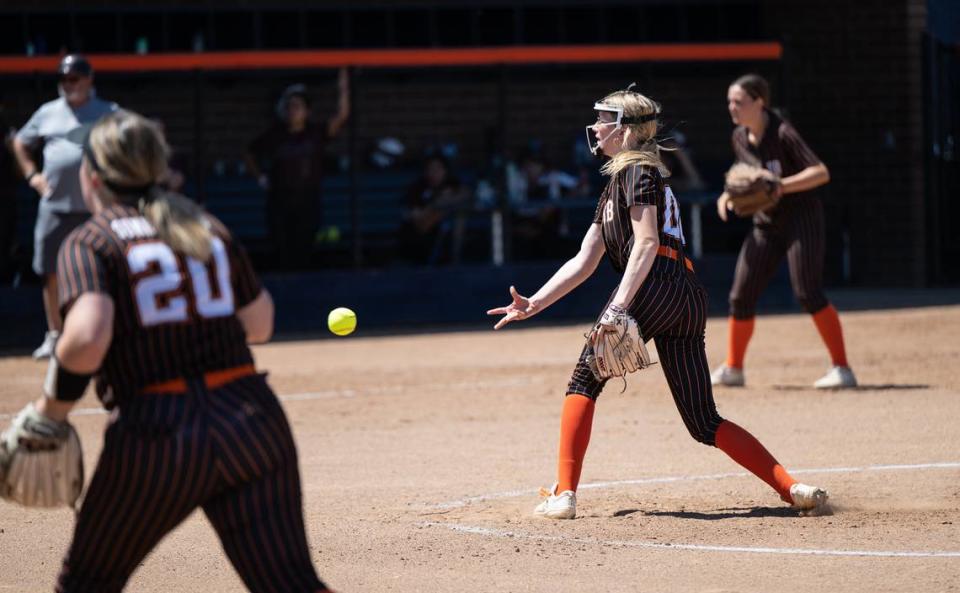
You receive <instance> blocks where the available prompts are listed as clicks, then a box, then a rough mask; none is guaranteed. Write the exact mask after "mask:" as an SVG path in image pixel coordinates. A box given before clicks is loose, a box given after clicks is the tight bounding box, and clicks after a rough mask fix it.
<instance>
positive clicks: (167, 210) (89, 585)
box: [32, 111, 326, 593]
mask: <svg viewBox="0 0 960 593" xmlns="http://www.w3.org/2000/svg"><path fill="white" fill-rule="evenodd" d="M83 150H84V153H83V154H84V156H83V163H82V165H81V168H80V181H81V185H82V189H83V198H84V201H85V203H86V205H87V207H88V208H89V209H90V211H91V213H92V214H93V216H92V218H91V219H90V221H88V222H87V223H85V224H84V225H82V226H81V227H79V228H78V229H77V230H76V231H74V232H73V233H72V234H71V235H70V236H69V237H68V238H67V240H66V242H65V243H64V245H63V247H62V248H61V250H60V255H59V260H58V263H57V272H58V275H59V281H60V284H59V286H60V306H61V309H62V312H63V313H64V316H65V322H64V331H63V334H62V336H61V337H60V340H59V341H58V342H57V345H56V349H55V355H54V357H52V358H51V363H50V364H51V368H50V371H49V375H48V383H47V385H46V386H45V387H46V390H47V393H45V396H44V397H41V398H40V399H39V400H37V401H36V402H35V403H34V404H32V405H33V406H34V407H35V409H36V411H37V412H39V413H40V414H42V415H43V416H46V417H47V418H50V419H53V420H55V421H59V422H64V421H65V420H66V417H67V414H68V413H69V411H70V409H71V408H72V407H73V405H74V404H75V402H76V400H78V399H79V398H80V397H81V396H82V395H83V392H84V390H85V389H86V386H87V384H88V383H89V381H90V379H91V377H92V376H94V375H95V376H96V378H97V381H96V383H97V393H98V395H99V396H100V399H101V400H102V401H103V403H104V405H105V406H106V407H107V408H109V409H114V415H113V416H112V419H111V421H110V424H109V426H108V428H107V432H106V436H105V439H104V446H103V452H102V453H101V455H100V460H99V462H98V464H97V469H96V473H94V475H93V479H92V481H91V483H90V488H89V491H88V493H87V495H86V498H85V499H84V501H83V506H82V507H81V508H80V511H79V514H78V516H77V524H76V530H75V532H74V537H73V542H72V544H71V545H70V549H69V552H68V553H67V555H66V558H65V559H64V562H63V568H62V571H61V573H60V578H59V583H58V586H57V591H62V592H75V591H97V592H101V593H103V592H110V591H120V590H121V589H123V587H124V585H125V583H126V582H127V580H128V579H129V577H130V575H131V574H132V573H133V571H134V569H136V567H137V566H138V565H139V564H140V562H141V561H142V560H143V559H144V557H146V555H147V554H148V553H149V552H150V550H152V549H153V547H154V546H155V545H156V544H157V543H158V542H159V541H160V539H161V538H163V536H164V535H166V534H167V533H169V532H170V531H171V530H172V529H173V528H174V527H176V526H177V525H178V524H179V523H180V522H181V521H183V520H184V519H186V518H187V516H189V515H190V514H191V513H192V512H193V511H194V509H196V508H197V507H201V508H202V509H203V511H204V513H206V515H207V518H208V519H209V520H210V522H211V523H212V524H213V526H214V528H215V529H216V530H217V533H218V535H219V536H220V541H221V543H222V544H223V548H224V550H225V551H226V553H227V555H228V557H229V558H230V561H231V562H232V563H233V565H234V567H235V568H236V569H237V572H238V573H239V574H240V576H241V578H242V579H243V581H244V583H245V584H246V586H247V588H248V589H250V590H251V591H271V592H280V591H284V592H307V591H310V592H314V591H324V590H326V589H325V588H324V585H323V584H322V583H321V582H320V580H319V579H318V578H317V575H316V572H315V570H314V568H313V565H312V563H311V560H310V551H309V548H308V547H307V540H306V536H305V533H304V524H303V511H302V502H301V492H300V477H299V473H298V469H297V453H296V449H295V447H294V442H293V437H292V435H291V432H290V428H289V425H288V424H287V420H286V418H285V416H284V413H283V410H282V409H281V407H280V404H279V402H278V401H277V398H276V396H275V395H274V394H273V392H272V391H271V389H270V387H268V386H267V383H266V381H265V378H264V375H262V374H259V373H257V372H256V371H255V370H254V366H253V358H252V356H251V353H250V349H249V347H248V346H247V342H251V343H256V342H264V341H266V340H268V339H269V338H270V336H271V334H272V332H273V302H272V301H271V299H270V295H269V294H268V293H267V291H266V290H264V289H263V288H262V287H261V286H260V283H259V281H258V279H257V277H256V275H255V274H254V272H253V269H252V268H251V266H250V262H249V260H248V259H247V257H246V255H245V253H244V251H243V249H242V248H241V247H240V246H239V245H238V244H237V243H236V242H235V241H234V240H233V239H232V238H231V236H230V234H229V233H228V232H227V231H226V229H225V228H224V227H223V226H222V225H221V224H220V223H219V222H218V221H216V220H214V219H212V218H211V217H209V216H207V215H206V214H205V213H204V212H203V211H202V210H201V209H200V208H199V207H198V206H196V205H194V204H193V203H192V202H190V201H189V200H187V199H186V198H184V197H182V196H179V195H174V194H165V193H162V192H160V191H159V190H158V189H157V188H156V185H155V184H156V181H157V180H158V179H159V178H160V177H161V175H162V174H163V173H164V170H165V169H166V163H167V152H168V149H167V146H166V143H165V141H164V139H163V137H162V135H161V133H160V132H159V131H158V129H157V127H156V126H155V124H153V123H152V122H150V121H148V120H146V119H144V118H142V117H140V116H139V115H136V114H134V113H131V112H124V111H120V112H117V113H114V114H111V115H108V116H106V117H105V118H103V119H101V120H100V121H99V122H98V123H97V124H96V125H95V126H93V128H92V130H91V131H90V134H89V137H88V138H87V139H86V141H85V142H84V149H83Z"/></svg>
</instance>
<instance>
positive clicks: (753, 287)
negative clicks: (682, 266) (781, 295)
mask: <svg viewBox="0 0 960 593" xmlns="http://www.w3.org/2000/svg"><path fill="white" fill-rule="evenodd" d="M770 106H771V105H770V86H769V85H768V84H767V81H766V80H764V79H763V78H761V77H760V76H757V75H756V74H747V75H746V76H741V77H740V78H738V79H737V80H736V81H734V83H733V84H732V85H730V88H729V89H728V90H727V108H728V110H729V111H730V117H731V118H732V119H733V123H734V124H736V125H737V128H736V129H735V130H734V131H733V152H734V155H735V156H736V159H737V161H740V162H744V163H748V164H751V165H756V166H758V167H764V168H766V169H768V170H770V171H772V172H773V173H775V174H776V175H777V176H778V177H780V181H781V186H780V187H781V188H782V191H783V194H784V196H783V198H782V199H781V200H780V201H779V203H778V205H777V206H775V207H774V208H772V209H770V210H767V211H765V212H758V213H756V214H754V215H753V230H751V231H750V234H749V235H747V237H746V238H745V239H744V241H743V247H742V248H741V249H740V256H739V257H738V259H737V268H736V271H735V272H734V277H733V287H732V288H731V289H730V320H729V338H728V345H727V361H726V363H725V364H724V365H723V366H720V367H718V368H717V369H716V370H715V371H714V372H713V375H712V376H711V380H712V381H713V384H714V385H726V386H729V387H739V386H742V385H744V382H745V381H744V374H743V359H744V356H745V355H746V352H747V344H748V343H749V341H750V337H751V336H752V335H753V326H754V318H755V315H756V305H757V299H759V298H760V293H761V292H762V291H763V289H764V288H765V287H766V286H767V283H768V282H770V278H771V277H772V276H773V274H774V273H775V272H776V271H777V268H778V267H779V266H780V262H781V261H783V258H784V257H786V258H787V265H788V266H789V268H790V283H791V284H792V285H793V292H794V294H795V295H796V297H797V300H798V301H800V306H801V307H803V309H804V310H805V311H806V312H807V313H809V314H810V315H811V316H812V317H813V322H814V324H815V325H816V326H817V331H819V332H820V337H821V338H822V339H823V342H824V344H826V346H827V350H829V351H830V358H831V360H832V363H833V366H832V368H831V369H830V370H829V371H828V372H827V374H826V375H824V376H823V377H822V378H820V379H818V380H817V381H816V382H815V383H814V384H813V386H814V387H816V388H818V389H837V388H849V387H856V386H857V379H856V377H855V376H854V374H853V371H852V370H850V367H849V365H848V364H847V352H846V349H845V347H844V344H843V329H842V327H841V326H840V317H839V316H838V315H837V310H836V309H835V308H834V307H833V305H831V304H830V301H828V300H827V297H826V296H825V295H824V294H823V257H824V251H825V250H826V247H825V243H824V241H825V239H824V222H823V205H822V204H821V203H820V199H819V198H818V197H817V196H816V194H814V193H812V191H811V190H813V189H815V188H817V187H820V186H821V185H824V184H826V183H827V182H829V181H830V172H829V171H828V170H827V167H826V165H824V164H823V162H821V161H820V159H819V158H817V155H815V154H814V153H813V151H812V150H810V147H809V146H807V144H806V142H804V141H803V138H801V137H800V134H798V133H797V131H796V130H795V129H794V128H793V126H792V125H790V124H789V123H787V122H786V121H784V120H783V119H781V118H780V117H779V116H778V115H777V114H776V113H775V112H774V111H772V110H771V109H770ZM729 209H730V208H729V196H728V195H727V194H726V193H724V194H723V195H721V196H720V198H719V200H717V211H718V212H719V214H720V218H722V219H723V220H727V215H728V214H727V213H728V211H729Z"/></svg>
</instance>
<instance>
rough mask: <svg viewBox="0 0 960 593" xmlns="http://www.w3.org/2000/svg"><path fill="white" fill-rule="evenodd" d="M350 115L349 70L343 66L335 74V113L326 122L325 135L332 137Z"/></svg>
mask: <svg viewBox="0 0 960 593" xmlns="http://www.w3.org/2000/svg"><path fill="white" fill-rule="evenodd" d="M349 117H350V72H349V71H348V70H347V69H346V68H345V67H344V68H340V73H339V74H338V75H337V113H336V114H335V115H334V116H333V117H331V118H330V121H329V123H328V124H327V136H328V137H330V138H333V137H334V136H336V135H337V134H338V133H339V132H340V128H342V127H343V124H345V123H346V122H347V118H349Z"/></svg>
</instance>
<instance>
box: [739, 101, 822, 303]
mask: <svg viewBox="0 0 960 593" xmlns="http://www.w3.org/2000/svg"><path fill="white" fill-rule="evenodd" d="M766 114H767V117H768V118H769V119H768V123H767V127H766V129H765V130H764V134H763V138H761V139H760V143H759V145H757V146H754V145H752V144H751V143H750V141H749V139H748V135H747V128H746V127H744V126H739V127H737V128H736V129H735V130H734V131H733V140H732V143H733V153H734V156H735V158H736V160H737V161H740V162H744V163H749V164H751V165H756V166H758V167H763V168H765V169H768V170H770V171H772V172H773V173H776V174H777V175H778V176H780V177H789V176H791V175H795V174H797V173H799V172H800V171H802V170H804V169H806V168H807V167H812V166H814V165H818V164H820V163H821V161H820V159H819V158H818V157H817V155H816V154H814V152H813V151H812V150H810V147H809V146H807V143H806V142H804V140H803V138H801V137H800V134H799V133H797V130H796V129H795V128H794V127H793V126H792V125H790V123H788V122H786V121H784V120H783V119H781V118H780V117H779V116H778V115H777V114H776V113H774V112H773V111H770V110H767V111H766ZM825 245H826V239H825V232H824V218H823V205H822V204H821V203H820V199H819V198H818V197H817V195H816V193H815V192H813V191H805V192H797V193H791V194H787V195H785V196H783V198H782V199H781V200H780V202H779V203H778V205H777V206H776V207H775V208H773V209H771V210H768V211H766V212H758V213H756V214H754V216H753V229H751V231H750V233H749V234H748V235H747V237H746V238H745V239H744V241H743V246H742V247H741V249H740V255H739V257H738V258H737V267H736V271H735V272H734V278H733V286H732V287H731V289H730V315H732V316H733V317H734V318H735V319H741V320H744V319H751V318H753V317H754V315H755V314H756V305H757V300H758V299H759V298H760V294H761V293H762V292H763V289H764V288H766V286H767V284H768V283H769V282H770V279H771V278H772V277H773V275H774V274H775V273H776V271H777V267H778V266H779V265H780V262H781V261H782V260H783V258H784V256H786V258H787V264H788V267H789V270H790V284H791V285H792V287H793V292H794V295H795V296H796V297H797V300H798V301H799V302H800V305H801V306H802V307H803V309H804V310H805V311H807V312H808V313H811V314H812V313H816V312H818V311H820V310H822V309H823V308H824V307H826V306H827V305H829V304H830V303H829V301H827V297H826V296H825V295H824V293H823V258H824V252H825V249H826V247H825Z"/></svg>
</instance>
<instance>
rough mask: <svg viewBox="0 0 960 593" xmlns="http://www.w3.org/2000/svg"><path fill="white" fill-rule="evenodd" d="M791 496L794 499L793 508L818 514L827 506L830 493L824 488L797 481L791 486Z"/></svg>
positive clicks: (806, 512)
mask: <svg viewBox="0 0 960 593" xmlns="http://www.w3.org/2000/svg"><path fill="white" fill-rule="evenodd" d="M790 498H791V499H793V508H795V509H798V510H800V511H802V512H803V513H804V514H817V513H818V512H820V511H823V510H824V509H825V508H826V506H827V499H829V498H830V495H829V494H828V493H827V491H826V490H824V489H823V488H817V487H816V486H808V485H807V484H801V483H799V482H797V483H796V484H794V485H793V486H790Z"/></svg>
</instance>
